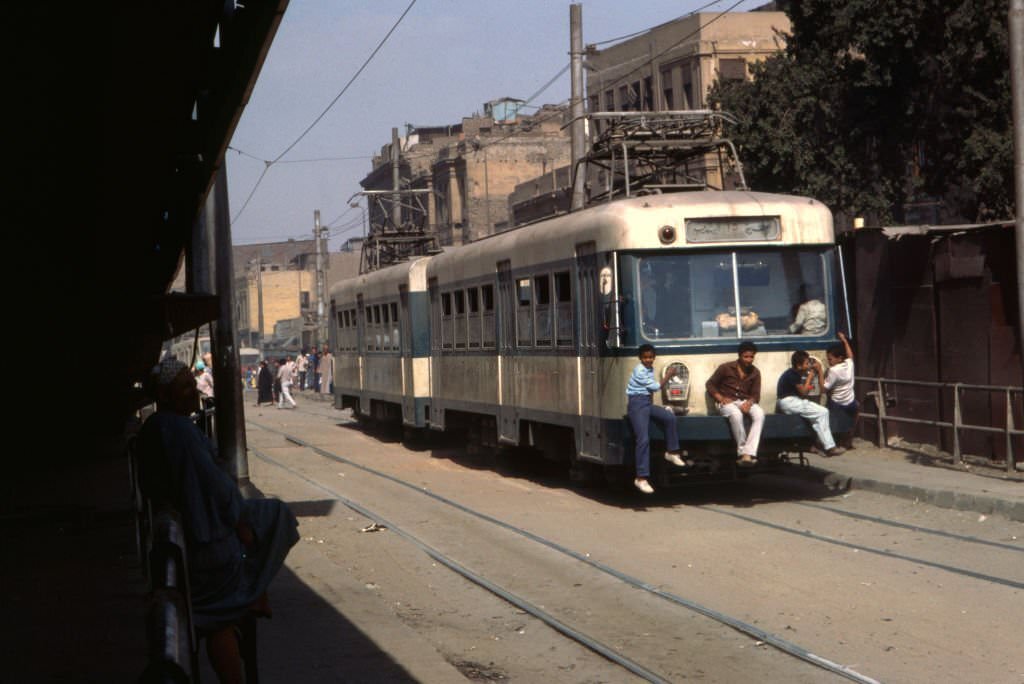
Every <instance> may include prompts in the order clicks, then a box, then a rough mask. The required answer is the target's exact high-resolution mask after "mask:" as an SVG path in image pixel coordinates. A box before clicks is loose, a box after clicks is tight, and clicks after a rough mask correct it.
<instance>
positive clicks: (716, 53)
mask: <svg viewBox="0 0 1024 684" xmlns="http://www.w3.org/2000/svg"><path fill="white" fill-rule="evenodd" d="M789 30H790V23H789V18H788V17H787V16H786V15H785V13H784V12H774V11H766V10H755V11H751V12H727V13H725V14H719V13H716V12H709V13H705V12H699V13H697V14H691V15H689V16H686V17H682V18H680V19H675V20H673V21H669V22H666V23H664V24H661V25H659V26H655V27H654V28H652V29H650V30H649V31H647V32H645V33H643V34H641V35H639V36H636V37H634V38H630V39H629V40H625V41H623V42H621V43H618V44H616V45H612V46H611V47H608V48H605V49H603V50H596V49H591V50H589V51H588V53H587V56H586V64H587V73H586V83H587V102H588V106H589V109H590V111H592V112H597V111H601V112H612V111H615V112H619V111H666V110H682V109H703V108H704V107H705V106H706V98H707V94H708V91H709V90H710V89H711V86H712V84H713V83H714V82H715V81H716V80H718V79H725V80H729V79H745V78H747V77H748V75H749V71H748V67H747V65H748V64H750V63H751V62H754V61H758V60H762V59H765V58H766V57H769V56H771V55H773V54H775V53H777V52H778V51H780V50H781V49H782V48H783V47H784V45H785V42H784V38H783V37H782V34H785V33H788V32H789Z"/></svg>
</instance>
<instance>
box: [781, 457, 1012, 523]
mask: <svg viewBox="0 0 1024 684" xmlns="http://www.w3.org/2000/svg"><path fill="white" fill-rule="evenodd" d="M801 469H802V470H804V471H806V472H807V475H806V476H803V475H802V477H807V479H810V480H813V481H815V482H820V483H821V484H823V485H824V486H826V487H828V488H829V489H832V490H835V491H849V490H851V489H862V490H864V491H868V492H875V493H877V494H885V495H887V496H896V497H899V498H901V499H910V500H912V501H921V502H924V503H927V504H930V505H932V506H937V507H938V508H951V509H954V510H958V511H975V512H977V513H984V514H986V515H993V514H994V515H1002V516H1005V517H1007V518H1009V519H1010V520H1014V521H1017V522H1024V500H1017V501H1014V500H1011V499H1002V498H999V497H995V496H989V495H986V494H972V493H967V492H955V491H952V490H949V489H929V488H927V487H919V486H916V485H906V484H897V483H895V482H885V481H883V480H876V479H873V478H867V477H856V476H853V475H844V474H842V473H837V472H834V471H831V470H826V469H825V468H819V467H817V466H806V467H804V468H801Z"/></svg>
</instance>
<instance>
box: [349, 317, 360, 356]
mask: <svg viewBox="0 0 1024 684" xmlns="http://www.w3.org/2000/svg"><path fill="white" fill-rule="evenodd" d="M348 313H349V317H348V319H349V321H351V322H352V333H351V337H350V338H349V348H350V349H352V350H353V351H357V350H358V348H359V321H358V320H356V310H355V309H349V311H348Z"/></svg>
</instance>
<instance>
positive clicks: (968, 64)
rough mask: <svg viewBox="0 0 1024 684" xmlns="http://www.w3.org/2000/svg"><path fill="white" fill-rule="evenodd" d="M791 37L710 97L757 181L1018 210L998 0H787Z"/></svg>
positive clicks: (861, 212) (853, 207) (888, 205)
mask: <svg viewBox="0 0 1024 684" xmlns="http://www.w3.org/2000/svg"><path fill="white" fill-rule="evenodd" d="M780 4H782V5H783V9H784V10H785V11H786V13H787V14H788V15H789V17H790V20H791V23H792V29H791V33H790V34H789V35H787V36H785V38H786V41H787V42H786V49H785V51H784V52H782V53H780V54H779V55H777V56H774V57H771V58H769V59H767V60H765V61H763V62H761V63H759V64H755V65H752V67H751V71H752V74H753V79H752V80H751V81H731V82H718V83H717V84H716V85H715V86H714V88H713V89H712V93H711V96H710V99H711V102H712V103H713V104H714V105H715V106H717V107H720V108H721V109H724V110H727V111H730V112H732V113H733V114H734V115H736V116H737V117H738V119H739V121H740V124H739V126H738V127H737V128H736V130H735V131H734V135H733V137H734V139H735V142H736V143H737V145H738V147H739V148H740V152H741V158H742V159H743V162H744V168H745V171H746V173H747V178H748V181H749V182H750V183H751V185H752V186H753V187H755V188H758V189H764V190H773V191H778V192H793V193H798V194H805V195H810V196H812V197H815V198H817V199H820V200H821V201H823V202H825V203H826V204H828V205H829V206H831V207H832V208H833V210H834V211H835V212H836V213H837V218H838V219H839V221H840V223H842V222H843V221H844V220H845V219H849V218H850V217H852V216H866V217H868V218H869V220H871V221H872V222H879V223H885V222H891V221H902V220H904V207H905V205H906V204H907V203H908V202H911V201H917V200H920V199H921V198H931V199H937V200H941V204H942V207H943V211H942V218H943V219H945V220H947V221H954V222H955V221H963V220H969V221H973V220H988V219H993V218H1006V217H1009V216H1012V214H1013V186H1012V175H1013V174H1012V168H1013V167H1012V149H1013V148H1012V145H1013V143H1012V135H1011V131H1012V128H1011V127H1012V114H1011V104H1010V80H1009V73H1008V59H1009V57H1008V37H1007V29H1006V16H1007V9H1008V7H1007V2H1006V0H955V1H954V2H949V1H947V2H943V1H942V0H888V1H887V2H878V1H877V0H790V1H789V2H786V3H780Z"/></svg>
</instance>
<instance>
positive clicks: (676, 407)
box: [661, 361, 690, 416]
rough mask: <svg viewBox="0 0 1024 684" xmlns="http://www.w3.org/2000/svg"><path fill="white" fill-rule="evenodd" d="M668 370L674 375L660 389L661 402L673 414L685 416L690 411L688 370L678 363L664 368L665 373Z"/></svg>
mask: <svg viewBox="0 0 1024 684" xmlns="http://www.w3.org/2000/svg"><path fill="white" fill-rule="evenodd" d="M670 368H673V369H675V372H676V373H675V375H674V376H672V377H671V378H669V381H668V382H666V383H665V386H664V387H663V388H662V389H661V400H662V403H663V404H664V405H665V406H666V407H667V408H668V409H669V410H671V411H672V412H673V413H675V414H678V415H681V416H685V415H686V414H687V413H688V412H689V410H690V408H689V403H690V369H689V368H687V367H686V366H685V365H684V364H682V363H679V362H678V361H677V362H675V363H670V364H669V365H668V366H666V367H665V371H667V370H668V369H670ZM662 372H663V373H664V371H662Z"/></svg>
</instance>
